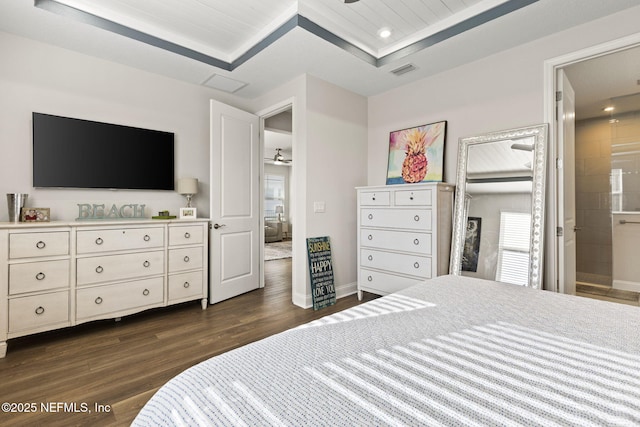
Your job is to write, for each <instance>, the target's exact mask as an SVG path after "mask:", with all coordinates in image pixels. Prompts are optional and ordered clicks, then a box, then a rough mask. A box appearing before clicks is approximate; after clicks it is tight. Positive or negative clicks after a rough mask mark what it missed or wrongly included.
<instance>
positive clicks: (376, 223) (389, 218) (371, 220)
mask: <svg viewBox="0 0 640 427" xmlns="http://www.w3.org/2000/svg"><path fill="white" fill-rule="evenodd" d="M431 214H432V213H431V209H361V210H360V225H361V226H362V227H390V228H406V229H410V230H431Z"/></svg>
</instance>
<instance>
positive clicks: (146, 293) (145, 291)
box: [142, 289, 149, 297]
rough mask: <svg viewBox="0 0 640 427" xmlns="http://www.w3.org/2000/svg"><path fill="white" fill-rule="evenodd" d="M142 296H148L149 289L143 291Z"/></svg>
mask: <svg viewBox="0 0 640 427" xmlns="http://www.w3.org/2000/svg"><path fill="white" fill-rule="evenodd" d="M142 295H144V296H145V297H146V296H147V295H149V289H145V290H144V291H142Z"/></svg>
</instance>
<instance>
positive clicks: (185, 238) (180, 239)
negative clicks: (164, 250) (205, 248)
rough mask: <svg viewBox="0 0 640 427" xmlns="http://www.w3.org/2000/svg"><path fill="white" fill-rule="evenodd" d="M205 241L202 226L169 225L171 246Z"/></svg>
mask: <svg viewBox="0 0 640 427" xmlns="http://www.w3.org/2000/svg"><path fill="white" fill-rule="evenodd" d="M203 241H204V230H203V228H202V226H198V225H187V226H180V227H169V246H178V245H197V244H201V243H202V242H203Z"/></svg>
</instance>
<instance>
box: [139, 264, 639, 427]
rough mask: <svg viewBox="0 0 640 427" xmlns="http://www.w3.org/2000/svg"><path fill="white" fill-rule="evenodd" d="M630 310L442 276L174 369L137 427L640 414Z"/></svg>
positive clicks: (601, 421) (525, 421)
mask: <svg viewBox="0 0 640 427" xmlns="http://www.w3.org/2000/svg"><path fill="white" fill-rule="evenodd" d="M639 326H640V308H638V307H633V306H626V305H620V304H614V303H609V302H604V301H597V300H591V299H586V298H580V297H575V296H569V295H562V294H555V293H551V292H546V291H539V290H533V289H530V288H526V287H521V286H516V285H508V284H503V283H498V282H493V281H487V280H482V279H475V278H469V277H462V276H442V277H439V278H436V279H432V280H429V281H426V282H424V283H421V284H419V285H416V286H413V287H411V288H408V289H405V290H403V291H400V292H397V293H394V294H391V295H387V296H385V297H381V298H378V299H376V300H373V301H370V302H367V303H365V304H362V305H359V306H356V307H353V308H351V309H348V310H345V311H343V312H340V313H336V314H333V315H330V316H326V317H324V318H322V319H319V320H316V321H313V322H310V323H308V324H305V325H302V326H299V327H297V328H294V329H291V330H289V331H286V332H283V333H280V334H277V335H274V336H272V337H269V338H266V339H263V340H261V341H258V342H255V343H252V344H249V345H246V346H244V347H241V348H238V349H235V350H233V351H229V352H227V353H225V354H222V355H219V356H216V357H213V358H211V359H209V360H207V361H205V362H202V363H200V364H198V365H196V366H194V367H192V368H190V369H188V370H186V371H184V372H183V373H181V374H179V375H178V376H176V377H175V378H173V379H172V380H170V381H169V382H168V383H167V384H165V385H164V386H163V387H161V388H160V390H158V392H157V393H156V394H155V395H154V396H153V397H152V398H151V399H150V400H149V401H148V402H147V404H146V405H145V406H144V407H143V408H142V410H141V411H140V413H139V414H138V416H137V417H136V419H135V420H134V422H133V425H134V426H177V425H214V426H262V425H264V426H276V425H281V426H342V425H345V426H347V425H348V426H364V425H367V426H368V425H375V426H385V425H389V426H403V425H407V426H415V425H428V426H438V425H443V426H451V425H482V426H487V425H505V426H513V425H544V426H553V425H561V426H566V425H576V426H588V425H598V426H602V425H629V426H630V425H640V334H639V333H638V328H639Z"/></svg>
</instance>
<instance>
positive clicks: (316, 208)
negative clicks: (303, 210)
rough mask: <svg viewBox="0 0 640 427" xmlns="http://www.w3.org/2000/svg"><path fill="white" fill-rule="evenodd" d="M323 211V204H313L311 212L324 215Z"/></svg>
mask: <svg viewBox="0 0 640 427" xmlns="http://www.w3.org/2000/svg"><path fill="white" fill-rule="evenodd" d="M324 209H325V203H324V202H313V212H315V213H324Z"/></svg>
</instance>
